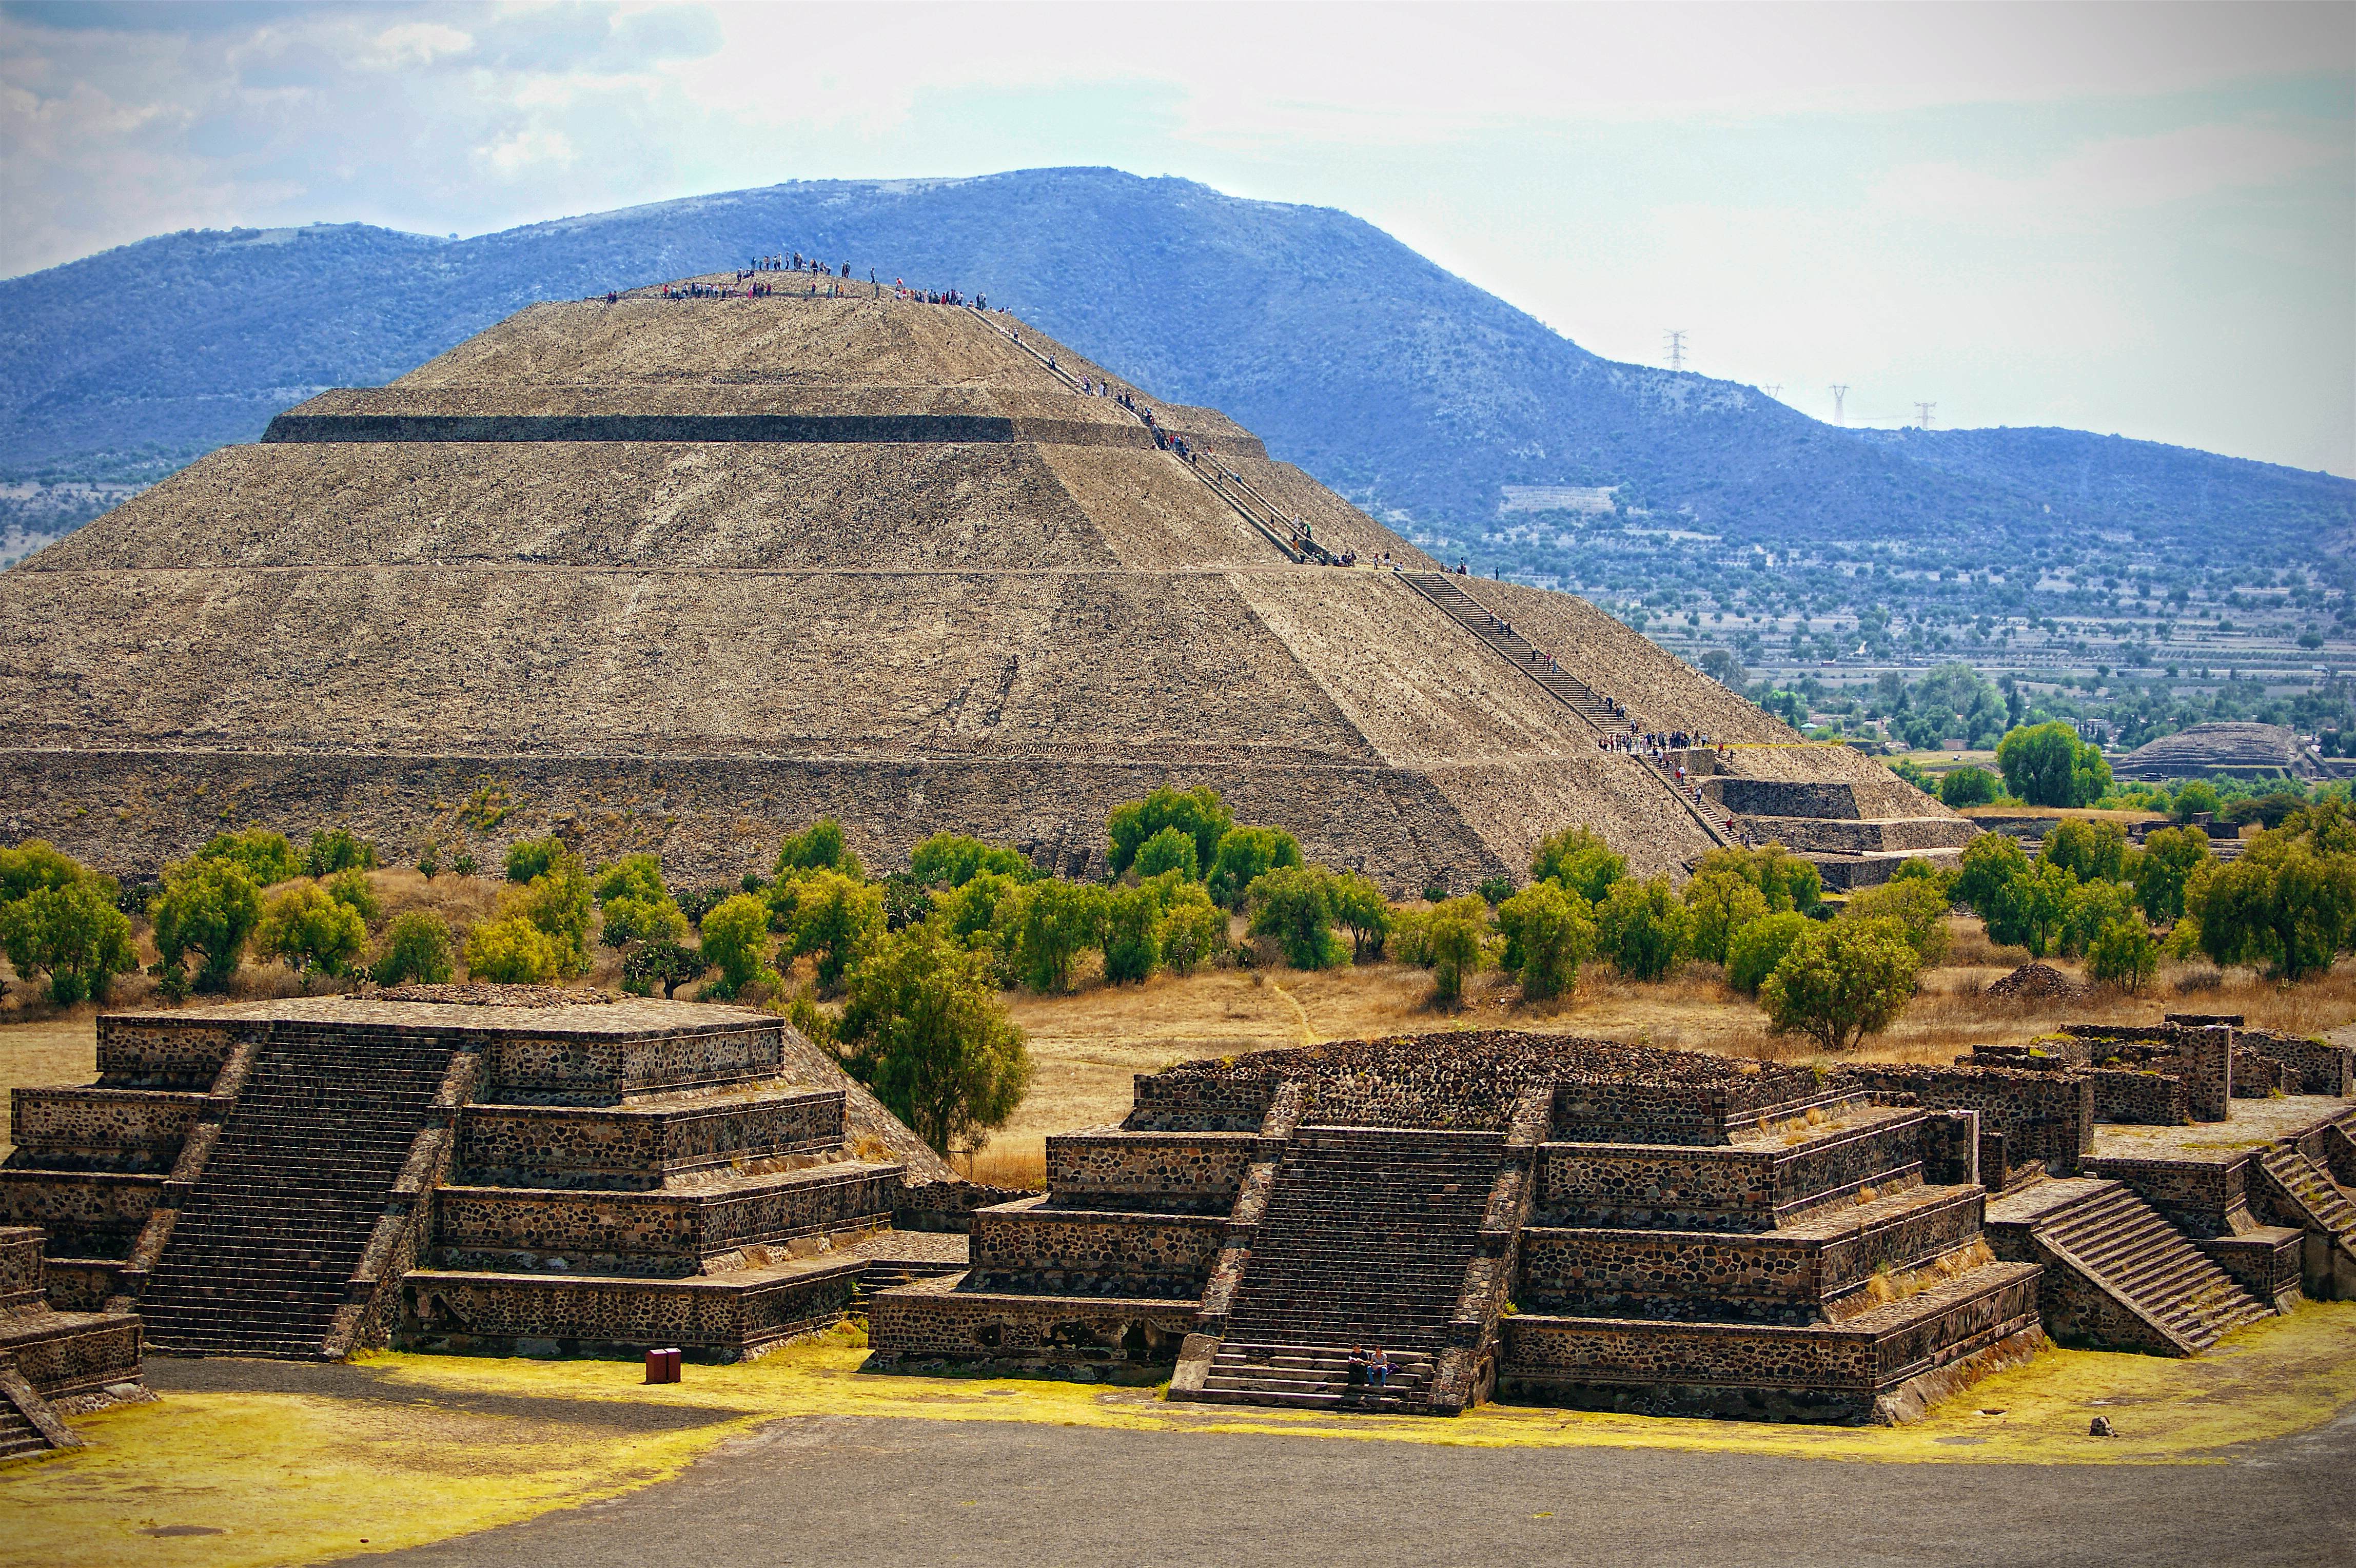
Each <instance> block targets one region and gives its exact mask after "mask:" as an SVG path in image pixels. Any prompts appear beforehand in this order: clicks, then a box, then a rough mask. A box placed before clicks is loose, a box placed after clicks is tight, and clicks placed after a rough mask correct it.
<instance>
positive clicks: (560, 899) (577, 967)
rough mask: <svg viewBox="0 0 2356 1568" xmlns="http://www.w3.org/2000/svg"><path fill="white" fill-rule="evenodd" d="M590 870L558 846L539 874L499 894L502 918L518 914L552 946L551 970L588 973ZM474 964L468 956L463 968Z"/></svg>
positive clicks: (563, 972)
mask: <svg viewBox="0 0 2356 1568" xmlns="http://www.w3.org/2000/svg"><path fill="white" fill-rule="evenodd" d="M546 842H549V843H554V842H555V841H553V840H549V841H546ZM589 908H590V904H589V869H588V867H586V866H584V865H582V864H581V857H580V856H579V855H577V854H573V852H572V851H571V850H569V849H565V848H563V847H562V845H559V846H558V850H557V854H556V855H555V857H554V858H553V859H552V860H550V861H549V862H548V864H547V865H546V867H545V868H544V869H543V870H541V872H540V874H539V875H535V876H534V877H532V878H531V880H530V881H529V882H527V883H525V884H524V885H523V886H519V887H518V886H510V887H509V888H507V889H506V890H505V891H503V892H501V893H500V895H499V908H498V912H499V916H500V918H502V919H504V918H508V917H509V916H519V917H521V918H524V919H527V920H530V922H531V923H532V924H533V925H535V926H537V927H539V928H540V930H541V934H543V935H544V936H546V937H547V938H548V940H549V941H550V942H551V943H552V944H553V945H554V948H555V951H556V968H555V970H554V973H557V974H562V975H571V974H586V973H588V972H589ZM474 966H475V961H474V960H473V958H472V957H469V958H468V959H467V961H466V967H467V968H468V969H469V970H472V969H473V968H474Z"/></svg>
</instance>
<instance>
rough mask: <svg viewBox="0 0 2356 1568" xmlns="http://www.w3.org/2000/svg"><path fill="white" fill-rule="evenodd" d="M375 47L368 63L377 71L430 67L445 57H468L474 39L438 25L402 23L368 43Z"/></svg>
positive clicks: (457, 30)
mask: <svg viewBox="0 0 2356 1568" xmlns="http://www.w3.org/2000/svg"><path fill="white" fill-rule="evenodd" d="M370 42H371V43H373V44H374V45H375V49H374V52H373V53H372V54H371V56H370V57H369V64H370V65H372V66H375V67H377V68H379V69H380V70H390V69H394V68H398V67H401V66H405V65H432V64H433V63H434V61H435V60H436V59H441V58H443V57H444V56H445V55H463V54H471V53H473V52H474V48H475V36H474V35H473V34H472V33H467V32H461V31H460V30H459V29H458V28H456V27H445V26H444V25H443V24H442V23H440V22H403V23H402V24H401V25H400V26H398V27H387V28H386V29H385V30H384V31H382V32H380V33H379V34H378V35H377V36H376V37H375V38H373V39H371V40H370Z"/></svg>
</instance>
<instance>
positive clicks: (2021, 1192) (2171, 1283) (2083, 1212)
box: [1986, 1176, 2269, 1356]
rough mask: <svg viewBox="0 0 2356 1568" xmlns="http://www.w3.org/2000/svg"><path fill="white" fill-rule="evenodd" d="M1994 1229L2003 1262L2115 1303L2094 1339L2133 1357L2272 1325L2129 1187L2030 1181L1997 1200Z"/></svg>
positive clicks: (2186, 1349) (2187, 1350) (2195, 1350)
mask: <svg viewBox="0 0 2356 1568" xmlns="http://www.w3.org/2000/svg"><path fill="white" fill-rule="evenodd" d="M1986 1228H1987V1231H1988V1233H1989V1236H1990V1240H1991V1241H1992V1242H1993V1243H1994V1244H1995V1246H1996V1248H1997V1251H1998V1252H1999V1253H2000V1254H2001V1255H2003V1256H2004V1257H2006V1258H2008V1259H2010V1260H2012V1261H2015V1262H2041V1263H2043V1264H2044V1265H2045V1266H2046V1267H2047V1269H2048V1270H2054V1269H2060V1270H2062V1271H2065V1272H2066V1273H2069V1274H2074V1275H2075V1276H2076V1277H2077V1279H2078V1280H2079V1281H2080V1282H2083V1284H2084V1285H2085V1286H2087V1287H2091V1288H2092V1289H2093V1290H2094V1291H2095V1292H2098V1293H2100V1294H2101V1295H2102V1296H2104V1297H2106V1298H2107V1299H2108V1302H2109V1304H2110V1305H2111V1307H2112V1309H2113V1310H2112V1312H2111V1313H2110V1314H2109V1315H2107V1319H2108V1322H2109V1323H2110V1325H2111V1326H2109V1327H2107V1328H2104V1329H2100V1330H2094V1329H2092V1328H2090V1329H2089V1334H2090V1336H2093V1337H2104V1338H2107V1339H2110V1340H2113V1341H2115V1342H2119V1343H2121V1344H2122V1345H2124V1346H2126V1348H2137V1349H2143V1350H2148V1351H2153V1352H2157V1353H2158V1354H2162V1355H2179V1356H2190V1355H2197V1354H2199V1353H2200V1352H2201V1351H2203V1350H2206V1349H2208V1348H2209V1347H2211V1345H2214V1344H2215V1343H2216V1342H2217V1341H2218V1340H2219V1339H2220V1338H2221V1337H2223V1336H2224V1335H2226V1334H2228V1333H2231V1332H2232V1331H2233V1330H2234V1329H2236V1328H2239V1327H2242V1326H2244V1325H2245V1324H2250V1323H2255V1322H2257V1321H2258V1320H2259V1319H2260V1318H2262V1317H2265V1316H2269V1313H2268V1310H2267V1308H2266V1306H2265V1304H2264V1303H2262V1302H2260V1301H2259V1300H2258V1299H2257V1298H2256V1297H2255V1296H2254V1295H2252V1294H2250V1293H2249V1292H2247V1291H2246V1290H2244V1289H2243V1288H2242V1287H2241V1286H2240V1285H2239V1284H2237V1283H2234V1281H2233V1276H2232V1275H2230V1274H2228V1273H2225V1271H2224V1270H2222V1269H2221V1268H2219V1267H2218V1266H2217V1265H2216V1263H2215V1262H2211V1260H2210V1259H2209V1258H2208V1257H2207V1256H2205V1255H2204V1254H2202V1253H2201V1251H2199V1250H2198V1249H2196V1248H2195V1247H2194V1246H2193V1245H2192V1243H2191V1242H2190V1241H2188V1240H2185V1238H2184V1235H2183V1233H2182V1232H2181V1231H2179V1230H2177V1229H2176V1227H2175V1226H2173V1225H2171V1224H2169V1222H2168V1220H2167V1219H2166V1218H2165V1217H2163V1216H2162V1215H2161V1214H2160V1212H2159V1211H2158V1209H2156V1208H2152V1206H2151V1205H2150V1204H2148V1203H2146V1202H2145V1201H2144V1200H2143V1199H2142V1198H2141V1197H2138V1196H2136V1192H2135V1190H2134V1189H2133V1188H2132V1187H2128V1186H2127V1185H2126V1183H2124V1182H2118V1181H2109V1180H2102V1179H2097V1178H2094V1177H2088V1176H2072V1177H2066V1178H2053V1179H2047V1180H2043V1181H2033V1182H2029V1183H2027V1184H2024V1185H2023V1186H2021V1187H2014V1188H2012V1189H2010V1190H2009V1191H2007V1192H2006V1193H2004V1194H2003V1195H2001V1196H2000V1197H1994V1198H1991V1199H1990V1200H1989V1201H1988V1205H1987V1219H1986ZM2024 1240H2026V1241H2027V1242H2028V1243H2029V1246H2027V1247H2024V1246H2023V1245H2022V1242H2023V1241H2024ZM2056 1288H2058V1285H2057V1282H2054V1281H2049V1282H2048V1289H2049V1291H2051V1290H2054V1289H2056ZM2048 1316H2049V1318H2054V1317H2055V1316H2057V1315H2055V1314H2051V1313H2049V1314H2048ZM2063 1320H2064V1321H2068V1319H2066V1318H2065V1319H2063ZM2088 1321H2090V1322H2091V1320H2088Z"/></svg>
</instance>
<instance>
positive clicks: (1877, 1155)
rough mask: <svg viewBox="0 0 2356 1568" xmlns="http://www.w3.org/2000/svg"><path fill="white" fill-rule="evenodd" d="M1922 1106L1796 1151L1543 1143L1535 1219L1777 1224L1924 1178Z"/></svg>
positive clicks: (1669, 1226) (1745, 1226)
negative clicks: (1869, 1189) (1867, 1191)
mask: <svg viewBox="0 0 2356 1568" xmlns="http://www.w3.org/2000/svg"><path fill="white" fill-rule="evenodd" d="M1921 1181H1922V1115H1921V1113H1920V1112H1911V1113H1903V1114H1900V1115H1896V1116H1893V1117H1891V1118H1889V1119H1885V1120H1883V1121H1880V1122H1878V1123H1877V1124H1875V1125H1873V1126H1869V1127H1864V1128H1858V1129H1855V1130H1849V1131H1844V1132H1840V1133H1834V1134H1829V1135H1826V1136H1823V1137H1819V1138H1815V1139H1812V1140H1810V1141H1809V1142H1807V1143H1804V1144H1796V1145H1794V1146H1792V1147H1790V1148H1782V1147H1772V1146H1769V1147H1761V1146H1759V1145H1757V1144H1743V1145H1734V1146H1720V1147H1718V1148H1701V1147H1696V1148H1692V1149H1669V1148H1661V1147H1638V1146H1633V1145H1628V1144H1565V1143H1550V1144H1543V1145H1541V1146H1540V1148H1539V1150H1538V1187H1537V1198H1536V1201H1535V1204H1534V1206H1533V1209H1532V1222H1533V1223H1535V1224H1540V1225H1550V1226H1571V1227H1584V1226H1621V1225H1629V1226H1637V1227H1641V1228H1644V1229H1649V1230H1772V1229H1773V1228H1774V1227H1775V1225H1776V1223H1777V1222H1778V1220H1779V1219H1790V1218H1793V1217H1794V1216H1796V1215H1798V1214H1802V1213H1804V1212H1806V1211H1807V1210H1808V1209H1809V1208H1813V1207H1816V1206H1820V1205H1823V1204H1826V1203H1837V1202H1840V1201H1844V1200H1846V1199H1847V1198H1849V1197H1851V1196H1852V1195H1853V1194H1855V1193H1856V1192H1857V1191H1858V1189H1859V1188H1860V1187H1866V1186H1873V1187H1879V1188H1881V1189H1883V1190H1889V1189H1891V1188H1894V1187H1904V1186H1912V1185H1916V1184H1919V1183H1920V1182H1921Z"/></svg>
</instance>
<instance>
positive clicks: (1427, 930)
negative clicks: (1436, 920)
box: [1390, 907, 1431, 969]
mask: <svg viewBox="0 0 2356 1568" xmlns="http://www.w3.org/2000/svg"><path fill="white" fill-rule="evenodd" d="M1390 951H1391V957H1392V958H1394V959H1396V960H1397V961H1399V962H1400V963H1411V964H1414V965H1416V966H1417V967H1418V968H1419V969H1430V967H1431V911H1430V909H1402V908H1396V907H1395V908H1392V910H1391V939H1390Z"/></svg>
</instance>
